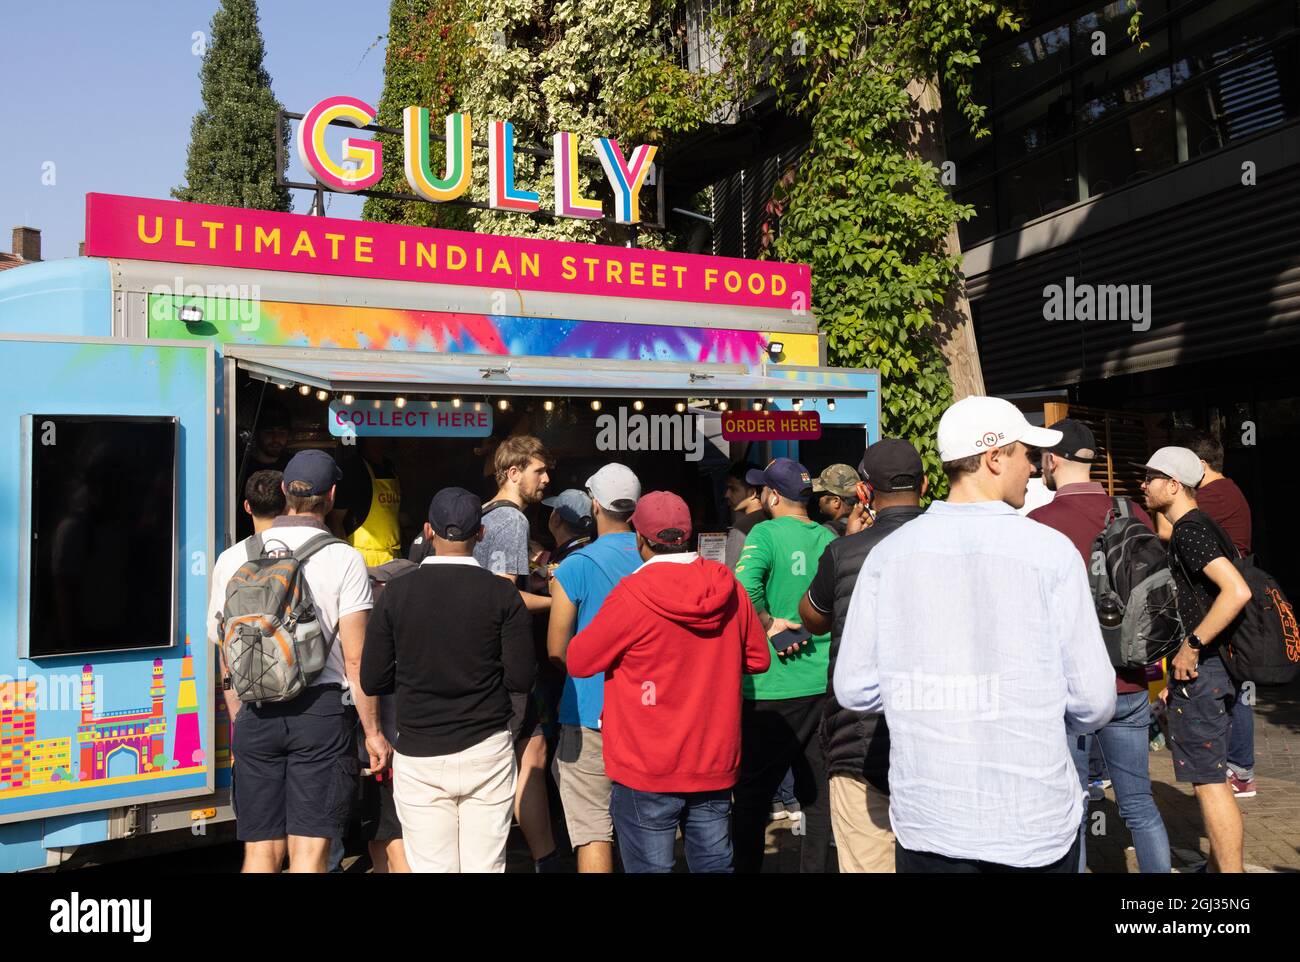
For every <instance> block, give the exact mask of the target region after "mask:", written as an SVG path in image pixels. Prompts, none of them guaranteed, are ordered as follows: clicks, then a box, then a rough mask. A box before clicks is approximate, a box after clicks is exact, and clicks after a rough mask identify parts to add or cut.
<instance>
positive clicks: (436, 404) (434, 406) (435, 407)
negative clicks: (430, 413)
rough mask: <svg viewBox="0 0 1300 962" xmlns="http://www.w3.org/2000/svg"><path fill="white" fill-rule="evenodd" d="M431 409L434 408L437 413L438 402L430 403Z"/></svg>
mask: <svg viewBox="0 0 1300 962" xmlns="http://www.w3.org/2000/svg"><path fill="white" fill-rule="evenodd" d="M429 407H431V408H433V409H434V410H435V411H436V410H438V402H437V401H430V402H429Z"/></svg>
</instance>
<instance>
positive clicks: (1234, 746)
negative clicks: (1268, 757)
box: [1228, 686, 1255, 782]
mask: <svg viewBox="0 0 1300 962" xmlns="http://www.w3.org/2000/svg"><path fill="white" fill-rule="evenodd" d="M1228 768H1230V769H1232V771H1233V772H1234V773H1235V774H1236V776H1237V777H1238V778H1240V779H1241V780H1242V781H1243V782H1249V781H1253V780H1254V778H1255V709H1254V708H1252V707H1251V706H1250V705H1248V704H1247V703H1246V700H1245V699H1244V698H1243V697H1242V695H1241V686H1238V690H1237V700H1236V701H1235V702H1234V703H1233V705H1232V728H1231V729H1230V730H1229V732H1228Z"/></svg>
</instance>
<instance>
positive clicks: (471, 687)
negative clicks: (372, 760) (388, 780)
mask: <svg viewBox="0 0 1300 962" xmlns="http://www.w3.org/2000/svg"><path fill="white" fill-rule="evenodd" d="M424 536H425V539H426V540H429V541H431V542H432V544H433V546H434V552H435V553H434V554H433V555H432V556H430V557H428V558H425V559H424V561H422V562H421V563H420V569H419V570H418V571H413V572H411V573H410V574H409V575H406V576H405V577H402V578H399V579H397V580H395V581H394V582H393V583H392V584H391V585H390V586H389V587H388V588H387V590H386V591H385V592H384V594H383V596H382V597H381V598H380V601H379V605H378V607H376V608H375V611H374V613H373V615H372V617H371V619H370V625H369V627H368V629H367V631H366V645H365V651H364V653H363V654H362V657H361V687H362V689H363V690H364V691H365V692H366V693H367V694H374V695H386V694H391V693H392V692H394V691H396V693H397V744H396V746H395V749H394V752H393V778H394V798H395V801H396V803H397V814H398V817H399V818H400V820H401V822H402V837H403V841H404V843H405V847H406V859H407V861H408V862H409V863H410V866H411V871H413V872H503V871H505V864H506V836H507V835H508V834H509V832H510V818H511V810H512V808H513V803H514V797H515V775H516V770H515V754H514V747H513V741H512V738H511V735H510V725H511V722H512V715H513V711H512V701H513V702H514V703H516V704H522V698H520V697H518V696H523V695H526V694H527V692H528V691H530V690H531V688H532V686H533V680H534V677H535V676H536V673H537V659H536V656H535V655H534V653H533V641H532V630H531V624H530V620H529V615H528V610H527V609H526V608H525V607H524V603H523V601H522V600H521V599H520V597H519V592H518V591H517V590H516V589H515V588H514V587H513V586H512V585H511V584H510V583H509V582H507V581H505V580H504V579H502V578H498V577H497V576H496V575H494V574H492V573H491V572H490V571H487V570H486V569H484V568H481V567H480V566H479V564H478V562H477V561H475V560H474V546H475V545H476V544H477V543H478V542H479V541H480V540H481V539H482V537H483V521H482V513H481V509H480V502H479V498H478V497H477V496H476V495H474V494H471V493H470V492H469V491H466V490H465V489H464V488H444V489H443V490H441V491H439V492H438V493H437V494H436V495H434V498H433V501H432V502H431V503H430V505H429V522H428V523H427V524H426V525H425V526H424ZM512 696H516V697H514V698H513V699H512ZM514 720H515V721H516V722H517V719H514Z"/></svg>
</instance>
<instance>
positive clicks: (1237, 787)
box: [1228, 772, 1259, 798]
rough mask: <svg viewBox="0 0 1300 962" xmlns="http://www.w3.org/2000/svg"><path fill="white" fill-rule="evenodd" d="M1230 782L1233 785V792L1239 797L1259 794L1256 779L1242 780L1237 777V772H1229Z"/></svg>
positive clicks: (1251, 796) (1252, 796) (1250, 796)
mask: <svg viewBox="0 0 1300 962" xmlns="http://www.w3.org/2000/svg"><path fill="white" fill-rule="evenodd" d="M1228 784H1229V785H1231V786H1232V794H1233V795H1235V796H1236V797H1237V798H1254V797H1255V796H1256V795H1258V794H1259V791H1258V789H1257V788H1256V786H1255V779H1253V778H1252V779H1251V780H1250V781H1248V782H1245V781H1242V780H1241V779H1240V778H1238V777H1237V773H1236V772H1228Z"/></svg>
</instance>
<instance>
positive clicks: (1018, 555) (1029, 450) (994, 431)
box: [834, 396, 1115, 873]
mask: <svg viewBox="0 0 1300 962" xmlns="http://www.w3.org/2000/svg"><path fill="white" fill-rule="evenodd" d="M1060 440H1061V434H1060V432H1059V431H1051V430H1047V429H1045V428H1036V427H1033V426H1031V425H1030V424H1029V422H1028V421H1026V420H1025V418H1024V415H1022V414H1021V413H1020V411H1019V410H1017V409H1016V407H1015V406H1014V405H1012V404H1011V403H1010V402H1008V401H1004V400H1002V399H1000V398H991V397H977V396H976V397H967V398H964V399H963V400H961V401H958V402H957V403H956V404H954V405H953V406H952V407H950V408H949V409H948V410H947V411H946V412H945V413H944V415H943V418H942V419H941V420H940V422H939V456H940V457H941V458H942V460H943V468H944V473H945V474H947V476H948V480H949V484H950V491H949V495H948V500H947V501H943V502H937V503H935V504H932V505H931V506H930V509H929V510H928V511H927V512H926V513H925V514H924V515H922V516H921V517H919V518H916V519H915V520H913V521H911V522H910V523H908V524H907V525H904V526H903V527H902V528H900V529H899V530H898V531H896V532H894V533H893V534H892V535H890V536H889V537H888V538H886V539H885V540H883V541H882V542H881V543H880V544H879V545H877V546H876V548H875V550H873V551H872V552H871V554H870V555H869V556H868V557H867V560H866V562H865V563H864V564H863V566H862V571H861V573H860V574H859V576H858V582H857V586H856V587H855V589H854V592H853V600H852V602H851V603H850V605H849V613H848V619H847V621H846V623H845V625H844V634H843V639H842V641H841V649H840V656H839V660H838V662H837V663H836V666H835V676H834V687H835V697H836V699H837V700H838V701H839V703H840V704H841V705H843V706H844V707H845V708H849V709H853V710H855V711H866V712H882V711H883V712H884V715H885V719H886V721H887V722H888V724H889V735H890V753H889V786H890V805H889V815H890V821H891V823H892V825H893V829H894V835H895V838H896V842H895V844H896V865H897V869H898V871H899V872H999V871H1033V872H1060V873H1068V872H1074V871H1076V870H1077V868H1078V860H1079V853H1078V844H1079V822H1080V820H1081V818H1082V817H1083V808H1082V804H1083V803H1082V792H1081V791H1080V789H1079V777H1078V773H1077V772H1076V770H1075V767H1074V762H1073V761H1072V759H1071V757H1070V753H1069V750H1068V749H1067V747H1066V733H1067V732H1069V733H1071V734H1082V733H1086V732H1092V731H1096V730H1097V729H1098V728H1100V727H1101V726H1102V725H1104V724H1106V722H1108V721H1109V720H1110V718H1111V715H1112V714H1113V713H1114V711H1115V672H1114V669H1113V668H1112V667H1111V665H1110V659H1109V658H1108V657H1107V655H1106V649H1105V646H1104V644H1103V642H1102V639H1101V631H1100V629H1099V628H1098V624H1097V619H1096V617H1095V615H1094V613H1093V603H1092V597H1091V594H1090V592H1089V590H1088V581H1087V576H1086V572H1085V571H1084V568H1083V567H1082V566H1081V565H1080V564H1079V552H1078V550H1077V549H1075V547H1074V545H1073V544H1072V543H1071V542H1070V540H1069V539H1068V538H1067V537H1065V535H1063V534H1061V533H1060V532H1059V531H1054V530H1052V529H1051V528H1048V527H1046V526H1045V525H1040V524H1036V523H1035V522H1033V521H1030V520H1028V519H1027V518H1023V517H1021V516H1020V515H1018V514H1017V513H1016V509H1017V508H1019V507H1020V506H1021V505H1023V504H1024V500H1025V488H1026V485H1027V483H1028V481H1029V478H1030V476H1031V475H1032V474H1033V473H1034V470H1035V460H1036V458H1037V456H1038V455H1037V452H1036V451H1034V450H1033V448H1041V447H1051V446H1052V445H1054V444H1056V443H1058V442H1059V441H1060Z"/></svg>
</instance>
